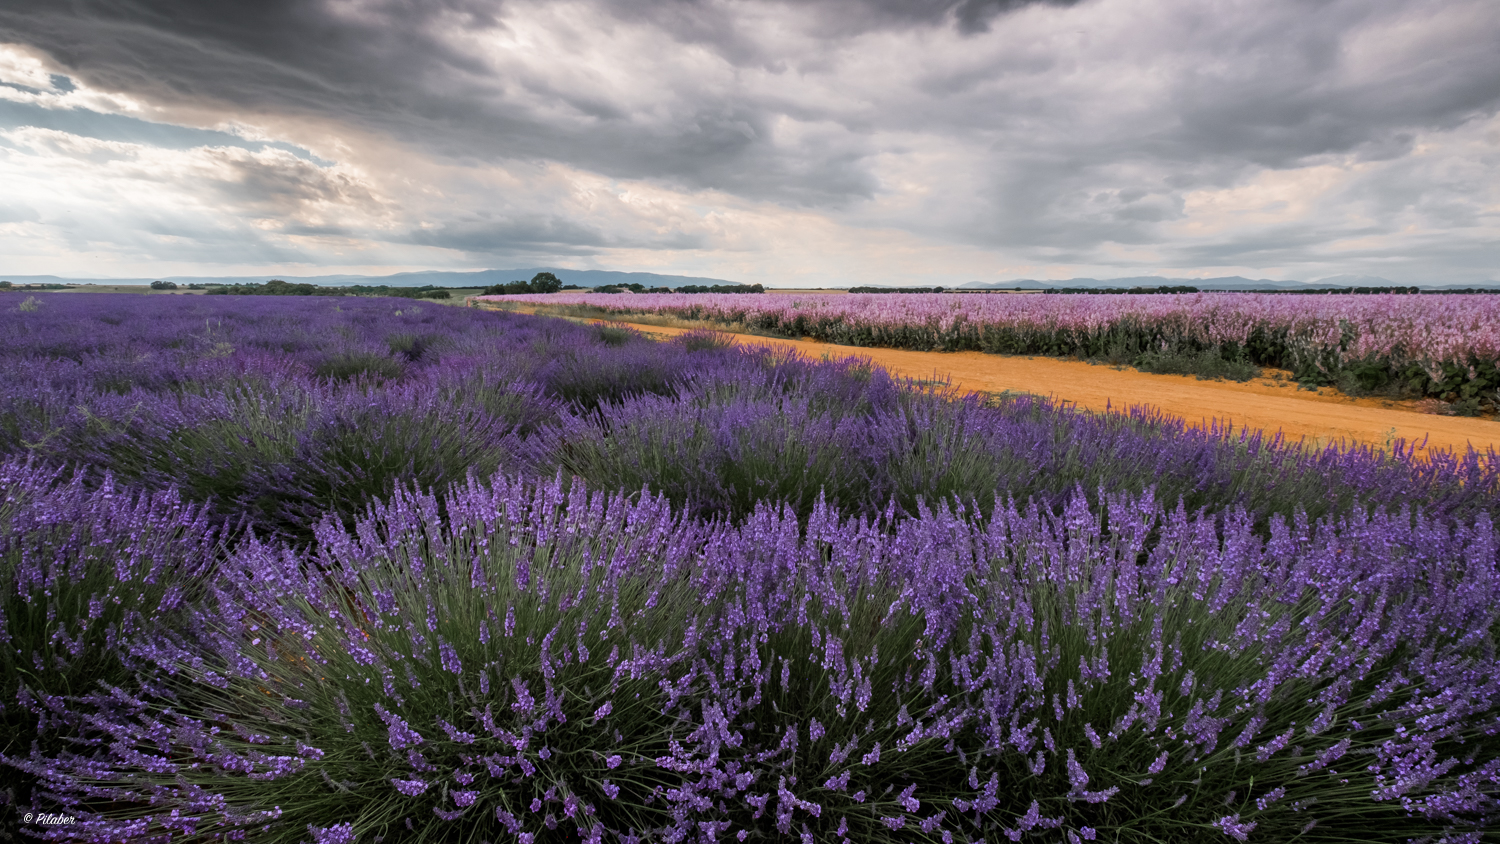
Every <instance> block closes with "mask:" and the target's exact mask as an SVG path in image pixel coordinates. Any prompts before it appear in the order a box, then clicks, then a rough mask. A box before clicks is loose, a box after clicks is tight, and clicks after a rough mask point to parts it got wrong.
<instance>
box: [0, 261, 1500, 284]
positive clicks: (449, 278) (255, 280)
mask: <svg viewBox="0 0 1500 844" xmlns="http://www.w3.org/2000/svg"><path fill="white" fill-rule="evenodd" d="M540 272H549V273H552V274H553V275H556V276H557V277H558V278H560V279H562V282H563V284H576V285H578V286H579V287H599V286H601V285H605V284H631V283H638V284H642V285H645V286H646V287H671V288H677V287H682V286H683V285H687V284H700V285H713V284H735V283H736V282H733V281H725V280H724V279H722V278H702V277H699V276H687V275H662V274H660V273H626V272H616V271H614V270H570V269H567V268H564V267H528V268H526V269H516V270H475V271H471V272H459V271H447V270H429V271H425V272H414V273H395V274H393V275H380V276H372V275H315V276H290V275H282V276H269V275H257V276H158V277H157V278H60V277H58V276H55V275H13V276H3V275H0V281H9V282H11V283H13V284H91V283H92V284H127V285H145V284H150V283H151V282H153V281H157V280H161V281H171V282H175V283H177V284H178V285H182V286H187V285H189V284H260V283H262V282H265V281H269V280H270V279H271V278H282V279H285V280H287V281H295V282H307V283H312V284H320V285H324V286H328V287H342V286H348V285H354V284H365V285H372V286H374V285H381V284H385V285H389V286H391V287H421V286H423V285H429V284H430V285H433V286H436V287H489V286H490V285H492V284H504V283H505V282H507V281H518V280H519V281H529V280H531V277H532V276H534V275H536V274H537V273H540ZM767 286H768V287H772V288H774V287H775V286H776V285H774V284H772V285H767ZM797 286H798V287H801V285H797ZM873 286H877V287H896V286H899V285H873ZM1163 286H1166V287H1178V286H1187V287H1196V288H1198V289H1199V290H1317V289H1326V288H1333V287H1407V286H1416V287H1421V288H1424V289H1429V290H1432V289H1442V288H1445V287H1460V288H1463V287H1481V288H1500V281H1481V282H1474V283H1462V282H1454V283H1446V284H1444V283H1428V284H1418V285H1404V284H1400V283H1398V282H1394V281H1391V280H1389V279H1385V278H1380V277H1379V276H1370V275H1335V276H1329V277H1328V278H1320V279H1318V280H1317V281H1311V282H1307V281H1274V280H1272V279H1268V278H1259V279H1255V278H1244V277H1242V276H1237V275H1235V276H1226V277H1222V278H1163V277H1161V276H1154V275H1150V276H1131V277H1129V278H1107V279H1097V278H1070V279H1065V280H1061V281H1042V280H1039V279H1031V278H1027V279H1020V280H1017V281H991V282H985V281H970V282H966V283H964V284H960V285H958V286H957V287H956V288H954V289H957V290H1016V289H1021V290H1056V289H1059V288H1070V287H1071V288H1079V287H1124V288H1130V287H1163Z"/></svg>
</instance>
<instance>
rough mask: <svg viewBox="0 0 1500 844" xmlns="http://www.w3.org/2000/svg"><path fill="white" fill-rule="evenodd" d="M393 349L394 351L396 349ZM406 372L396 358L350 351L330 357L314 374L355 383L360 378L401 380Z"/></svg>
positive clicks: (404, 366)
mask: <svg viewBox="0 0 1500 844" xmlns="http://www.w3.org/2000/svg"><path fill="white" fill-rule="evenodd" d="M392 348H393V351H394V349H395V347H394V346H393V347H392ZM405 371H406V364H405V363H404V362H403V361H402V360H399V359H397V358H395V357H392V356H389V355H382V354H379V353H376V352H366V351H350V352H340V353H338V354H334V355H329V356H328V357H327V358H325V359H324V360H323V361H322V362H321V363H319V364H318V365H317V366H316V367H314V369H313V374H315V375H317V376H318V377H319V378H331V379H333V380H335V381H354V380H357V379H360V378H372V379H375V380H377V381H391V380H395V379H398V378H400V377H401V375H402V373H404V372H405Z"/></svg>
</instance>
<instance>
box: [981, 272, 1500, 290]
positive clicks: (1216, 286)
mask: <svg viewBox="0 0 1500 844" xmlns="http://www.w3.org/2000/svg"><path fill="white" fill-rule="evenodd" d="M1070 287H1071V288H1079V287H1125V288H1129V287H1196V288H1198V289H1199V290H1326V289H1329V288H1342V287H1420V288H1424V289H1428V290H1431V289H1442V288H1444V287H1461V288H1462V287H1485V288H1490V287H1500V281H1480V282H1474V283H1472V284H1464V283H1451V284H1416V285H1411V284H1402V283H1400V282H1395V281H1391V280H1390V279H1386V278H1380V277H1379V276H1373V275H1335V276H1329V277H1328V278H1320V279H1318V280H1317V281H1274V280H1272V279H1269V278H1245V277H1243V276H1237V275H1232V276H1223V277H1220V278H1163V277H1161V276H1154V275H1145V276H1131V277H1129V278H1108V279H1102V280H1101V279H1097V278H1070V279H1066V280H1063V281H1039V280H1037V279H1031V278H1027V279H1020V280H1018V281H992V282H984V281H970V282H966V283H964V284H960V285H958V287H957V288H956V289H958V290H1016V289H1020V290H1057V289H1063V288H1070Z"/></svg>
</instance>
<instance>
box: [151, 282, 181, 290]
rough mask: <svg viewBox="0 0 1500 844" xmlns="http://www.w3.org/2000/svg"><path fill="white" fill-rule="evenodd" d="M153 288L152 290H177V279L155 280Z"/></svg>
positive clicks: (152, 284) (152, 283)
mask: <svg viewBox="0 0 1500 844" xmlns="http://www.w3.org/2000/svg"><path fill="white" fill-rule="evenodd" d="M151 289H152V290H176V289H177V283H176V282H175V281H153V282H151Z"/></svg>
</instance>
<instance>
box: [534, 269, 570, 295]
mask: <svg viewBox="0 0 1500 844" xmlns="http://www.w3.org/2000/svg"><path fill="white" fill-rule="evenodd" d="M531 289H532V292H535V293H556V292H557V291H559V290H561V289H562V280H561V279H559V278H558V277H557V276H555V275H553V274H552V273H546V272H542V273H537V274H536V275H534V276H532V277H531Z"/></svg>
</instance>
